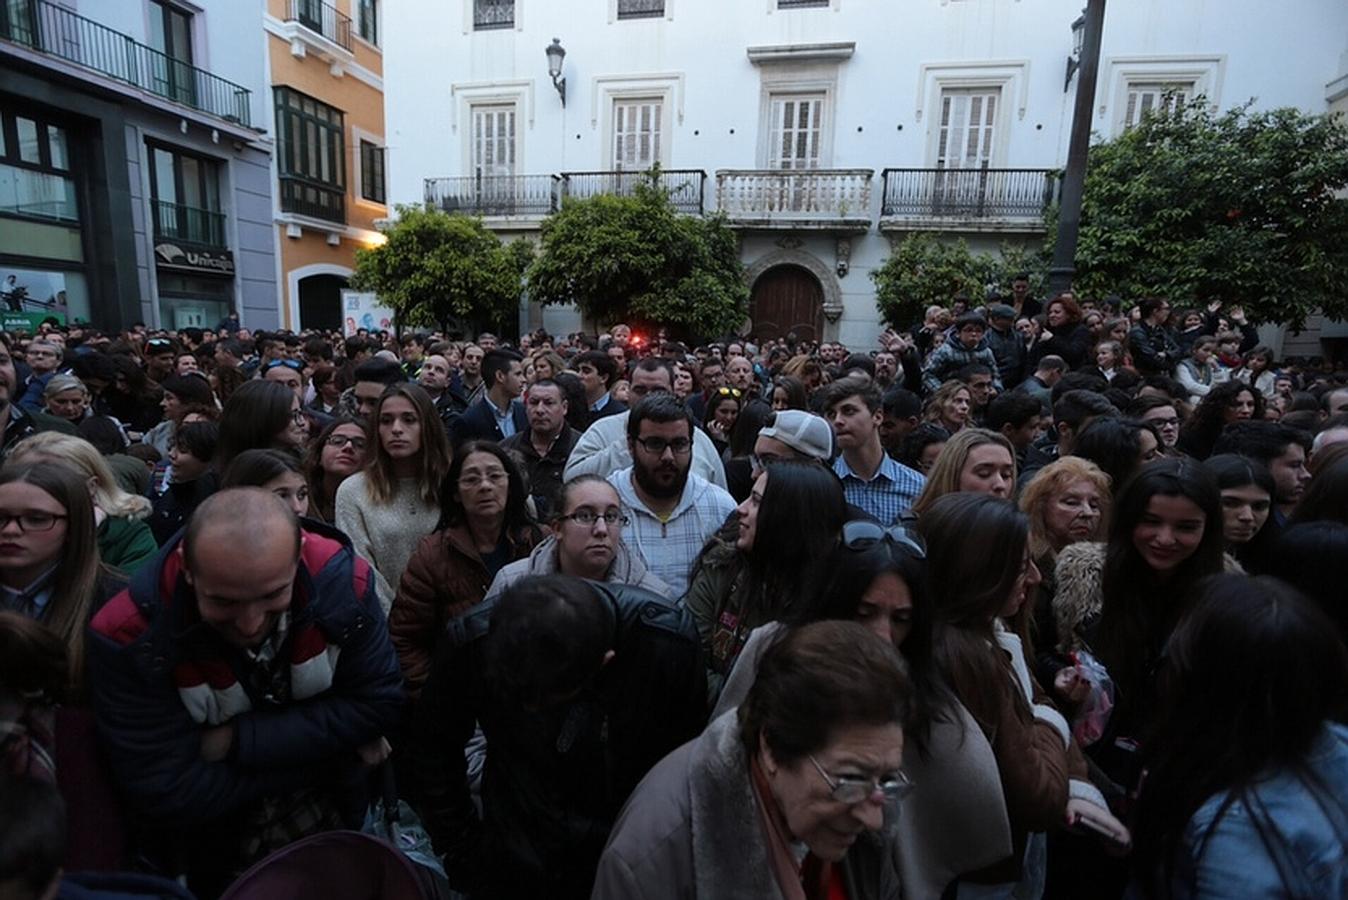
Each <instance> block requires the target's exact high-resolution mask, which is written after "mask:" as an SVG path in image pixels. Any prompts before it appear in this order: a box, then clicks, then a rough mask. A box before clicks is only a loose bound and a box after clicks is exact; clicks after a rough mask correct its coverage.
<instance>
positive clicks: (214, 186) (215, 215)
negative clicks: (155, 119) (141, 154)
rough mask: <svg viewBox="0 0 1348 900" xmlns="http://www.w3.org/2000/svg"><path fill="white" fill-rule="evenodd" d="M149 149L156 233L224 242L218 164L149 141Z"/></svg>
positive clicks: (213, 244)
mask: <svg viewBox="0 0 1348 900" xmlns="http://www.w3.org/2000/svg"><path fill="white" fill-rule="evenodd" d="M149 150H150V153H149V156H150V208H151V212H152V213H153V217H154V231H155V237H157V238H159V237H163V238H168V239H170V240H178V241H187V242H189V243H194V244H205V245H208V246H211V247H223V246H225V244H226V241H225V217H224V214H223V213H221V211H220V173H219V166H218V165H217V164H216V163H215V162H214V161H213V160H209V159H202V158H200V157H198V156H194V155H192V154H190V153H184V152H182V151H180V150H177V149H174V148H171V147H164V146H160V145H157V144H151V145H150V146H149Z"/></svg>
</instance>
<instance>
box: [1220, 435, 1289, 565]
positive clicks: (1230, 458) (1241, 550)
mask: <svg viewBox="0 0 1348 900" xmlns="http://www.w3.org/2000/svg"><path fill="white" fill-rule="evenodd" d="M1203 468H1204V469H1206V470H1207V471H1208V472H1210V473H1211V474H1212V477H1213V478H1215V479H1217V489H1218V490H1220V491H1221V493H1222V537H1223V538H1225V539H1226V551H1227V552H1228V553H1230V554H1231V555H1232V556H1234V557H1235V558H1236V559H1237V561H1239V562H1240V564H1241V566H1242V567H1243V568H1244V569H1245V570H1246V571H1248V572H1256V573H1263V572H1264V571H1266V569H1267V568H1268V562H1269V554H1270V552H1271V551H1272V546H1271V545H1272V543H1273V541H1274V539H1275V538H1276V537H1277V535H1276V534H1275V533H1274V529H1272V528H1266V527H1265V525H1266V524H1267V522H1268V518H1269V513H1271V512H1272V511H1273V498H1274V497H1276V496H1278V491H1277V487H1276V486H1275V485H1274V483H1273V476H1272V475H1270V474H1269V471H1268V469H1267V468H1266V467H1265V466H1264V465H1263V464H1262V463H1260V462H1258V461H1256V460H1253V459H1250V458H1249V457H1247V456H1239V455H1237V454H1235V453H1221V454H1218V455H1217V456H1210V457H1208V458H1207V460H1205V461H1204V462H1203Z"/></svg>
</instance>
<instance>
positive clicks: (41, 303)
mask: <svg viewBox="0 0 1348 900" xmlns="http://www.w3.org/2000/svg"><path fill="white" fill-rule="evenodd" d="M0 312H3V313H5V314H7V316H10V315H13V314H15V313H22V314H27V317H28V318H29V319H30V320H32V326H33V327H35V326H36V324H37V323H38V322H40V321H42V319H43V317H45V316H49V315H55V316H57V317H58V318H60V319H64V320H65V321H67V322H87V321H89V314H90V306H89V285H88V282H87V281H85V278H84V276H83V275H82V274H80V273H78V272H59V271H43V270H40V269H22V268H14V267H11V266H7V265H5V264H3V263H0ZM5 321H9V319H8V318H6V320H5Z"/></svg>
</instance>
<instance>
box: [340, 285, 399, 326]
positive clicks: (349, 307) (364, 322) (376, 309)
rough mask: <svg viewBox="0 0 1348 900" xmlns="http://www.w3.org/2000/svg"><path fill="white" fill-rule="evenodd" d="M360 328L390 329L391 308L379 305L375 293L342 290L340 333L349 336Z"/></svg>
mask: <svg viewBox="0 0 1348 900" xmlns="http://www.w3.org/2000/svg"><path fill="white" fill-rule="evenodd" d="M362 328H364V329H365V330H366V331H392V330H393V310H391V309H389V308H388V307H387V306H380V305H379V297H378V296H377V295H376V294H373V293H368V294H367V293H361V292H360V291H342V334H344V335H346V336H347V337H351V336H352V335H354V334H355V333H356V332H357V331H359V330H360V329H362Z"/></svg>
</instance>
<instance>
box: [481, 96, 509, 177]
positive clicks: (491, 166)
mask: <svg viewBox="0 0 1348 900" xmlns="http://www.w3.org/2000/svg"><path fill="white" fill-rule="evenodd" d="M514 174H515V107H514V106H513V105H510V106H504V105H497V104H492V105H490V106H488V105H482V106H474V107H473V175H474V176H475V177H477V178H482V179H487V178H498V177H502V176H508V175H514Z"/></svg>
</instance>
